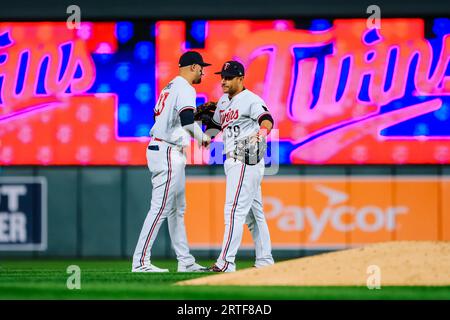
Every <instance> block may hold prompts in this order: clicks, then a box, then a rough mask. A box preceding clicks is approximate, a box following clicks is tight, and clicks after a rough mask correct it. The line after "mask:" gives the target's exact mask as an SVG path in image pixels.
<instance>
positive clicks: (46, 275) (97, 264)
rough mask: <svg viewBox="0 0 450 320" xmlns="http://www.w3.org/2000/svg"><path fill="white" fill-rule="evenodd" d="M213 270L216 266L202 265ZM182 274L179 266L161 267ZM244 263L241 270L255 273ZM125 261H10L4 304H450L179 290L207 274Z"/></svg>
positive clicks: (383, 295)
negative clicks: (75, 278) (141, 269)
mask: <svg viewBox="0 0 450 320" xmlns="http://www.w3.org/2000/svg"><path fill="white" fill-rule="evenodd" d="M199 263H201V264H203V265H210V264H211V263H212V261H210V260H209V261H200V262H199ZM155 264H156V265H158V266H160V267H162V268H169V269H170V270H172V271H173V270H176V262H175V261H158V262H155ZM69 265H78V266H79V267H80V269H81V290H69V289H67V287H66V281H67V278H68V277H69V274H67V273H66V269H67V267H68V266H69ZM252 265H253V261H241V262H240V263H239V265H238V268H240V269H242V268H246V267H251V266H252ZM130 268H131V264H130V261H124V260H73V259H71V260H14V261H13V260H10V261H2V262H0V299H173V300H186V299H206V300H213V299H220V300H235V299H249V300H250V299H255V300H276V299H281V300H291V299H295V300H296V299H387V300H389V299H446V300H448V299H450V287H382V289H381V290H369V289H367V288H366V287H248V286H247V287H244V286H243V287H239V286H215V287H213V286H195V287H194V286H175V285H173V284H174V283H176V282H178V281H182V280H188V279H193V278H197V277H202V276H205V274H204V273H176V272H170V273H163V274H159V273H131V272H130Z"/></svg>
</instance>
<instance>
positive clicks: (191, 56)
mask: <svg viewBox="0 0 450 320" xmlns="http://www.w3.org/2000/svg"><path fill="white" fill-rule="evenodd" d="M191 64H199V65H201V66H202V67H207V66H210V65H211V64H210V63H206V62H204V61H203V57H202V55H201V54H200V53H198V52H197V51H187V52H185V53H183V54H182V55H181V57H180V61H178V67H180V68H181V67H186V66H190V65H191Z"/></svg>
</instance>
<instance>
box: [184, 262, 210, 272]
mask: <svg viewBox="0 0 450 320" xmlns="http://www.w3.org/2000/svg"><path fill="white" fill-rule="evenodd" d="M208 270H209V268H206V267H203V266H201V265H199V264H198V263H194V264H191V265H189V266H178V272H205V271H208Z"/></svg>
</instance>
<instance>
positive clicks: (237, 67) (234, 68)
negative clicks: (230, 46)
mask: <svg viewBox="0 0 450 320" xmlns="http://www.w3.org/2000/svg"><path fill="white" fill-rule="evenodd" d="M215 74H220V75H222V76H223V77H242V76H243V75H244V74H245V70H244V66H243V65H242V63H240V62H237V61H234V60H230V61H227V62H225V63H224V64H223V66H222V70H221V71H219V72H215Z"/></svg>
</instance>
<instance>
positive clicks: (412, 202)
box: [185, 176, 450, 249]
mask: <svg viewBox="0 0 450 320" xmlns="http://www.w3.org/2000/svg"><path fill="white" fill-rule="evenodd" d="M198 190H202V193H201V194H200V193H198ZM449 192H450V179H447V178H441V177H433V176H429V177H428V176H426V177H413V176H405V177H392V176H365V177H354V176H351V177H346V176H341V177H340V176H335V177H329V176H327V177H317V176H315V177H307V176H304V177H300V178H299V177H298V176H296V177H295V178H294V177H286V176H277V177H265V178H264V180H263V183H262V196H263V205H264V212H265V216H266V219H267V223H268V225H269V230H270V236H271V241H272V245H273V247H274V248H275V249H296V248H305V249H322V248H324V249H337V248H345V247H350V246H359V245H365V244H369V243H375V242H382V241H393V240H432V241H433V240H450V200H449V199H448V197H445V194H449ZM186 197H187V199H186V201H187V212H186V215H185V219H186V228H187V233H188V239H189V243H190V244H191V245H192V246H193V247H196V248H217V247H219V248H220V246H221V244H222V240H223V231H224V213H223V212H224V202H225V179H220V178H217V179H205V178H193V177H190V178H189V179H188V183H187V187H186ZM200 198H201V199H200ZM199 221H202V223H198V222H199ZM244 230H245V232H244V237H243V242H242V245H243V246H247V247H249V248H252V247H253V241H252V239H251V235H250V233H249V232H248V230H247V228H244Z"/></svg>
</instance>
